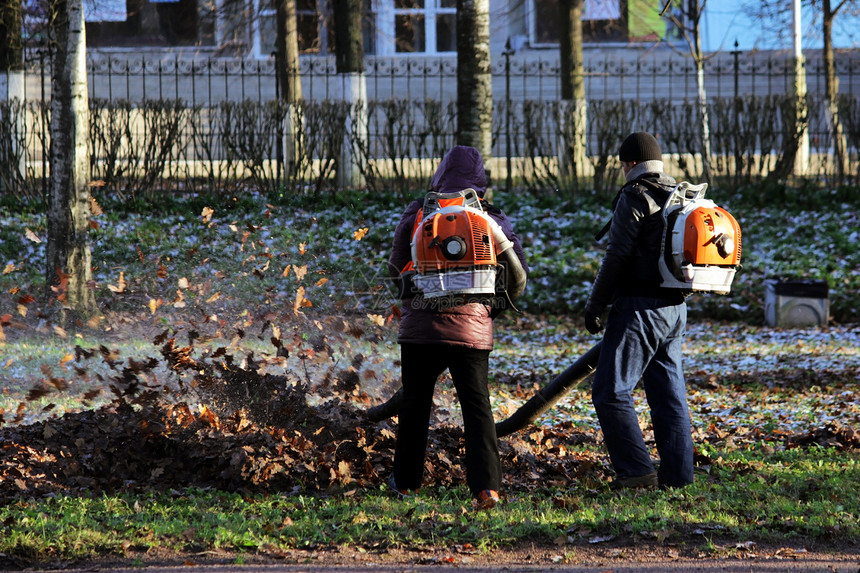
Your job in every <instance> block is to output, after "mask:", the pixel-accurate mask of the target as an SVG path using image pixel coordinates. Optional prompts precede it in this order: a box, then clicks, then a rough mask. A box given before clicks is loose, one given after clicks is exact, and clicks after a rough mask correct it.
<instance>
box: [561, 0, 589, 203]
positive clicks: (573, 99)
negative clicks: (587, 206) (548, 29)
mask: <svg viewBox="0 0 860 573" xmlns="http://www.w3.org/2000/svg"><path fill="white" fill-rule="evenodd" d="M582 1H583V0H561V1H560V2H559V9H560V14H559V23H560V25H561V26H560V27H561V38H560V40H561V41H560V48H561V52H560V54H559V56H560V58H559V62H560V65H561V99H562V100H563V103H564V104H565V105H566V109H564V112H565V113H563V114H562V115H561V118H562V122H563V123H562V125H561V126H560V127H561V129H562V134H563V137H562V141H563V142H564V144H565V145H564V146H562V147H561V152H562V153H561V157H560V158H559V161H560V166H561V169H560V172H561V175H562V176H567V177H569V178H570V179H571V181H572V184H573V189H574V190H577V189H578V188H579V178H580V177H582V176H583V175H585V171H586V170H585V165H586V137H587V131H586V126H587V119H588V118H587V110H588V102H587V101H586V99H585V65H584V62H583V53H582Z"/></svg>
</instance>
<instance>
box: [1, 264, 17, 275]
mask: <svg viewBox="0 0 860 573" xmlns="http://www.w3.org/2000/svg"><path fill="white" fill-rule="evenodd" d="M14 270H15V263H6V268H4V269H3V274H4V275H8V274H9V273H11V272H13V271H14Z"/></svg>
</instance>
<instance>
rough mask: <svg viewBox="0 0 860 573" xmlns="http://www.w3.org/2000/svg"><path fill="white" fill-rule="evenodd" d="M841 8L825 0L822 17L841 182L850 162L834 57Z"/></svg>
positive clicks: (832, 130)
mask: <svg viewBox="0 0 860 573" xmlns="http://www.w3.org/2000/svg"><path fill="white" fill-rule="evenodd" d="M841 6H842V4H841V3H840V4H839V5H838V6H837V8H836V9H832V7H831V3H830V0H824V9H823V10H822V12H823V13H822V15H821V20H822V22H823V29H822V32H823V36H824V73H825V74H826V78H825V88H824V92H825V97H826V99H827V115H828V118H829V120H830V133H831V137H832V138H833V156H834V161H835V163H836V177H837V180H838V181H840V182H841V181H842V180H843V179H844V178H845V171H846V169H847V167H848V161H849V160H848V150H847V144H846V141H845V132H844V130H843V129H842V121H841V120H840V118H839V77H838V76H837V75H836V60H835V58H834V56H833V19H834V18H835V17H836V12H838V10H839V8H840V7H841Z"/></svg>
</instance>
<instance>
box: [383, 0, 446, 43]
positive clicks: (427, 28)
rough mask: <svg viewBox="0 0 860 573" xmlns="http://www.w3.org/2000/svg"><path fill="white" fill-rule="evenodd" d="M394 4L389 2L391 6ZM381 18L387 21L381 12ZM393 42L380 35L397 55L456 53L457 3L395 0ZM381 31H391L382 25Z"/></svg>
mask: <svg viewBox="0 0 860 573" xmlns="http://www.w3.org/2000/svg"><path fill="white" fill-rule="evenodd" d="M390 1H391V0H389V2H390ZM381 12H382V13H381V14H380V18H385V16H383V15H382V14H384V12H385V11H381ZM391 17H392V20H393V29H392V30H391V32H392V34H391V38H393V42H391V40H389V38H388V37H387V36H386V35H385V34H381V35H380V38H379V40H380V43H384V42H386V41H388V42H390V43H393V50H383V49H380V52H388V51H393V52H395V53H398V54H422V53H426V54H436V53H445V52H456V51H457V2H456V0H393V10H392V11H391ZM379 28H380V30H384V29H386V28H390V23H389V22H383V21H381V22H380V25H379Z"/></svg>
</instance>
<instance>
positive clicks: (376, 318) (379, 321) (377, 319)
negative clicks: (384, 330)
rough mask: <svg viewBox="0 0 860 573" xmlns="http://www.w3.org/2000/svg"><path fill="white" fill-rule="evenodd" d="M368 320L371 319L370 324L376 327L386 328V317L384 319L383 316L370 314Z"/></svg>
mask: <svg viewBox="0 0 860 573" xmlns="http://www.w3.org/2000/svg"><path fill="white" fill-rule="evenodd" d="M367 318H369V319H370V322H372V323H373V324H375V325H376V326H385V317H383V316H382V315H381V314H368V315H367Z"/></svg>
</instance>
